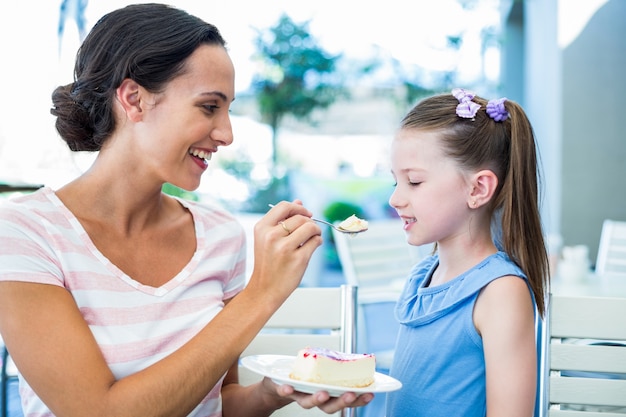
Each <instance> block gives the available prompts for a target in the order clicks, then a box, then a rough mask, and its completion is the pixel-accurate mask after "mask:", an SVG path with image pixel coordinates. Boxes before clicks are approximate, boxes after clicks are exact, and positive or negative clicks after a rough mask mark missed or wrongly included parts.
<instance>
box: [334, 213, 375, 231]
mask: <svg viewBox="0 0 626 417" xmlns="http://www.w3.org/2000/svg"><path fill="white" fill-rule="evenodd" d="M367 227H368V223H367V221H366V220H363V219H359V218H358V217H357V216H355V215H354V214H353V215H352V216H350V217H348V218H347V219H345V220H344V221H342V222H341V223H340V224H339V228H340V229H343V230H347V231H350V232H360V231H362V230H367Z"/></svg>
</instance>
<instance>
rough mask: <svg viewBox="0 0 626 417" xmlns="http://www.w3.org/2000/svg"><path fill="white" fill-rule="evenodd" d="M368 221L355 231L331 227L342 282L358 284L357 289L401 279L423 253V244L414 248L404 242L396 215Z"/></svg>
mask: <svg viewBox="0 0 626 417" xmlns="http://www.w3.org/2000/svg"><path fill="white" fill-rule="evenodd" d="M368 223H369V225H368V230H367V231H366V232H363V233H359V234H358V235H349V234H346V233H340V232H337V231H335V230H333V239H334V241H335V247H336V248H337V255H338V256H339V261H340V262H341V268H342V270H343V273H344V275H345V277H346V282H347V283H348V284H350V285H357V286H359V289H363V288H364V287H369V286H377V287H388V286H389V285H390V284H393V283H394V282H403V281H404V280H405V279H406V277H407V275H408V273H409V271H410V270H411V267H412V266H413V265H414V264H415V263H416V262H417V261H418V260H419V259H420V258H421V257H422V256H423V255H424V253H423V248H421V247H420V248H414V247H412V246H410V245H409V244H408V243H407V241H406V235H405V233H404V230H403V229H402V222H401V220H399V219H380V220H370V221H369V222H368ZM420 249H421V250H422V251H421V252H420Z"/></svg>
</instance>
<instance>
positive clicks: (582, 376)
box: [540, 295, 626, 417]
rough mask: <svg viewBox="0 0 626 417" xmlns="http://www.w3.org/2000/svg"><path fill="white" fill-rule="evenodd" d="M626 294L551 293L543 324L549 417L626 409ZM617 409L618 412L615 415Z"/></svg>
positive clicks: (602, 416)
mask: <svg viewBox="0 0 626 417" xmlns="http://www.w3.org/2000/svg"><path fill="white" fill-rule="evenodd" d="M625 317H626V298H612V297H611V298H609V297H573V296H558V295H551V296H550V299H549V304H548V312H547V317H546V321H545V325H544V328H543V332H544V334H543V349H542V354H541V358H542V364H543V366H542V377H541V384H542V385H543V387H542V393H543V397H542V398H541V399H540V401H541V402H542V404H541V409H542V415H543V416H545V417H567V416H574V415H575V416H581V417H582V416H585V417H611V416H618V415H619V416H622V417H623V416H624V415H625V414H615V412H616V411H617V410H619V412H621V413H624V412H626V322H625V321H624V320H625ZM612 411H613V413H612Z"/></svg>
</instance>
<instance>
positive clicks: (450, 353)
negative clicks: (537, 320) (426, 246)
mask: <svg viewBox="0 0 626 417" xmlns="http://www.w3.org/2000/svg"><path fill="white" fill-rule="evenodd" d="M438 263H439V258H438V256H437V254H435V255H433V256H431V257H428V258H426V259H425V260H423V261H422V262H420V263H419V264H418V265H416V266H415V268H413V270H412V271H411V275H410V276H409V279H408V281H407V283H406V284H405V288H404V290H403V292H402V295H401V296H400V299H399V301H398V304H397V306H396V317H397V319H398V320H399V322H400V324H401V326H400V331H399V333H398V339H397V344H396V351H395V355H394V361H393V364H392V367H391V370H390V375H391V376H392V377H394V378H396V379H398V380H399V381H401V382H402V384H403V386H402V389H400V390H399V391H395V392H392V393H389V394H388V397H387V417H409V416H411V417H413V416H414V417H417V416H428V417H484V416H485V415H486V381H485V359H484V355H483V344H482V339H481V337H480V335H479V334H478V333H477V331H476V329H475V327H474V323H473V320H472V313H473V310H474V303H475V302H476V299H477V297H478V294H479V293H480V291H481V289H482V288H484V287H485V286H486V285H487V284H489V283H490V282H491V281H493V280H495V279H498V278H500V277H503V276H506V275H514V276H518V277H520V279H524V280H526V276H525V274H524V273H523V272H522V270H521V269H520V268H519V267H518V266H517V265H516V264H515V263H514V262H513V261H511V259H509V257H508V256H507V255H506V254H505V253H504V252H497V253H496V254H494V255H492V256H490V257H488V258H486V259H485V260H483V261H482V262H481V263H480V264H478V265H476V266H475V267H473V268H472V269H470V270H469V271H467V272H465V273H464V274H462V275H460V276H458V277H456V278H454V279H453V280H451V281H448V282H446V283H444V284H442V285H438V286H434V287H425V285H427V284H428V282H429V281H430V277H431V276H432V273H433V271H434V270H435V268H436V267H437V265H438ZM526 281H527V280H526ZM529 291H530V287H529ZM531 296H532V292H531ZM533 299H534V298H533Z"/></svg>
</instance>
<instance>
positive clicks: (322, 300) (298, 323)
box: [239, 285, 357, 417]
mask: <svg viewBox="0 0 626 417" xmlns="http://www.w3.org/2000/svg"><path fill="white" fill-rule="evenodd" d="M356 302H357V288H356V287H354V286H351V285H342V286H340V287H315V288H313V287H299V288H297V289H296V290H295V291H294V292H293V293H292V294H291V296H290V297H289V298H288V299H287V300H286V301H285V303H284V304H283V305H282V306H281V307H280V309H278V311H276V313H274V315H273V316H272V317H271V318H270V320H269V321H268V322H267V324H266V325H265V327H264V328H263V330H262V331H261V332H259V334H258V335H257V336H256V337H255V338H254V340H253V341H252V343H250V345H249V346H248V347H247V348H246V349H245V350H244V352H243V354H242V357H245V356H248V355H263V354H276V355H290V356H295V355H296V353H297V352H298V350H299V349H302V348H304V347H307V346H314V347H325V348H328V349H333V350H338V351H342V352H347V353H354V352H356V350H355V349H356V312H357V310H356ZM239 379H240V382H241V383H242V384H243V385H249V384H251V383H253V382H256V381H258V380H260V376H259V375H256V374H253V373H252V372H250V371H249V370H247V369H245V368H244V367H242V366H240V367H239ZM354 411H355V410H351V409H349V410H344V411H343V412H341V413H337V414H336V415H337V416H341V417H348V416H352V417H354V416H356V413H355V412H354ZM272 416H273V417H279V416H289V417H305V416H326V417H327V416H328V414H326V413H323V412H322V411H321V410H318V409H311V410H304V409H302V408H301V407H300V406H298V405H297V404H289V405H288V406H286V407H284V408H282V409H280V410H277V411H276V412H274V413H273V414H272Z"/></svg>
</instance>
